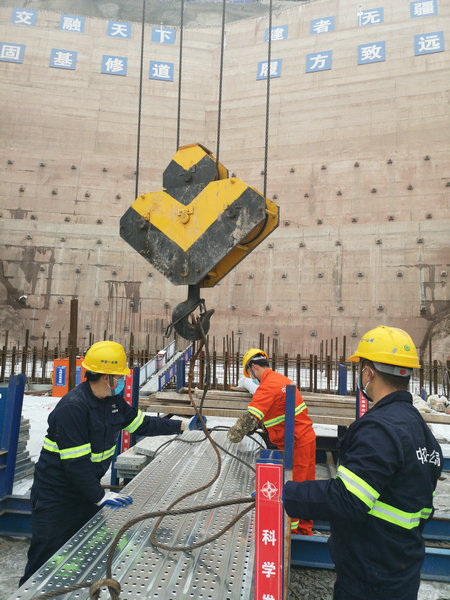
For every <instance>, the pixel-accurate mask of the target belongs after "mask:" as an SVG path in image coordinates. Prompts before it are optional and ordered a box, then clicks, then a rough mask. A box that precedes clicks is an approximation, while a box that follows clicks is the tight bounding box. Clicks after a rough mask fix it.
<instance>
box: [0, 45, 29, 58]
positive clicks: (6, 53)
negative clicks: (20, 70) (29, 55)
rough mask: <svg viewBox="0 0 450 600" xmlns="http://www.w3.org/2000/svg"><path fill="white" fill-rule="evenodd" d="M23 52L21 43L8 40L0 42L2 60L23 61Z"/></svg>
mask: <svg viewBox="0 0 450 600" xmlns="http://www.w3.org/2000/svg"><path fill="white" fill-rule="evenodd" d="M24 54H25V46H24V45H23V44H8V42H0V61H3V62H14V63H21V62H23V55H24Z"/></svg>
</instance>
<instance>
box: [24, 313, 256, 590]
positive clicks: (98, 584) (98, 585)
mask: <svg viewBox="0 0 450 600" xmlns="http://www.w3.org/2000/svg"><path fill="white" fill-rule="evenodd" d="M194 322H195V325H196V327H197V328H198V330H199V332H200V334H201V343H200V344H199V347H198V349H197V351H196V352H195V354H194V355H193V356H192V357H191V360H190V368H189V385H188V392H189V398H190V401H191V403H192V406H193V408H194V410H195V412H196V414H197V416H198V417H199V419H200V423H201V424H202V428H203V432H204V433H205V436H206V438H208V440H209V442H210V443H211V445H212V446H213V448H214V451H215V452H216V454H217V459H218V461H217V462H218V468H217V471H216V474H215V476H214V477H213V479H212V480H211V481H210V482H208V483H207V484H205V485H204V486H201V487H199V488H197V489H195V490H192V491H190V492H188V493H186V494H184V495H183V496H180V497H179V498H177V499H176V500H175V501H174V502H172V504H171V505H170V506H169V507H168V508H167V509H165V510H159V511H154V512H150V513H145V514H143V515H139V516H137V517H135V518H134V519H130V520H129V521H127V522H126V523H125V524H124V525H123V526H122V527H121V528H120V529H119V531H118V532H117V533H116V535H115V536H114V539H113V541H112V542H111V546H110V548H109V551H108V556H107V559H106V577H105V578H104V579H101V580H99V581H94V582H92V581H84V582H80V583H76V584H73V585H71V586H67V587H65V588H64V589H61V590H54V591H51V592H46V593H44V594H40V595H38V596H33V598H36V599H39V600H47V599H49V598H56V597H58V596H61V595H63V594H67V593H69V592H72V591H76V590H79V589H82V588H87V587H88V588H89V598H90V599H92V600H98V598H99V596H100V592H101V589H102V587H107V588H108V590H109V593H110V597H111V599H112V600H119V597H120V590H121V587H120V583H119V582H118V581H117V580H116V579H114V578H113V577H112V561H113V558H114V552H115V550H116V548H117V546H118V544H119V541H120V539H121V537H122V536H123V534H124V533H125V532H126V531H128V529H130V528H131V527H133V525H135V524H136V523H139V522H140V521H144V520H146V519H151V518H156V517H158V521H157V522H156V523H155V526H154V527H153V530H152V532H151V534H150V542H151V543H152V544H153V545H154V546H156V547H158V548H161V549H163V550H168V551H178V552H187V551H190V550H194V549H196V548H200V547H201V546H205V545H206V544H209V543H211V542H213V541H215V540H216V539H218V538H219V537H221V536H222V535H223V534H224V533H225V532H226V531H228V529H231V528H232V527H233V526H234V525H235V523H237V522H238V521H239V520H240V519H241V518H242V517H243V516H244V515H245V514H247V513H248V512H250V511H251V510H252V508H253V506H254V504H255V498H252V497H243V498H235V499H231V500H223V501H219V502H212V503H210V504H204V505H198V506H194V507H190V508H189V507H187V508H180V509H173V507H174V506H175V505H176V504H178V503H179V502H181V501H182V500H184V499H186V498H188V497H189V496H192V495H193V494H195V493H198V492H201V491H203V490H205V489H207V488H208V487H210V486H211V485H212V484H213V483H214V482H215V481H216V480H217V478H218V477H219V475H220V471H221V467H222V460H221V457H220V453H219V451H218V447H217V446H218V445H217V443H216V442H215V441H214V440H213V439H212V437H211V435H210V433H209V432H208V429H207V428H206V424H205V422H204V420H203V417H202V415H201V413H200V412H199V409H198V407H197V405H196V403H195V401H194V398H193V396H192V380H193V377H194V366H195V361H196V360H197V358H198V356H199V355H200V352H201V350H202V348H203V346H204V345H205V343H206V344H207V339H206V336H205V332H204V331H203V327H202V325H201V321H200V319H199V318H197V319H195V321H194ZM207 357H208V358H209V352H208V353H207ZM206 391H207V390H206ZM206 391H204V395H206ZM170 441H172V440H170ZM226 452H227V451H226ZM227 453H228V452H227ZM235 458H237V457H235ZM237 504H249V506H248V507H247V508H245V509H244V510H242V511H241V512H239V513H238V514H237V515H236V516H235V517H233V519H232V520H231V521H230V522H229V523H228V524H227V525H226V526H225V527H223V528H222V529H221V530H220V531H218V532H217V533H216V534H214V535H212V536H210V537H209V538H206V539H204V540H202V541H201V542H197V543H195V544H191V545H189V546H169V545H167V544H162V543H161V542H158V541H156V540H155V539H154V536H155V534H156V531H157V529H158V527H159V525H160V523H161V521H162V520H163V519H164V517H167V516H176V515H183V514H189V513H195V512H202V511H206V510H212V509H214V508H221V507H223V506H232V505H237Z"/></svg>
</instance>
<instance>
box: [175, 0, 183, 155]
mask: <svg viewBox="0 0 450 600" xmlns="http://www.w3.org/2000/svg"><path fill="white" fill-rule="evenodd" d="M183 24H184V0H181V15H180V55H179V59H178V112H177V147H176V150H178V148H179V147H180V114H181V72H182V66H183V31H184V28H183Z"/></svg>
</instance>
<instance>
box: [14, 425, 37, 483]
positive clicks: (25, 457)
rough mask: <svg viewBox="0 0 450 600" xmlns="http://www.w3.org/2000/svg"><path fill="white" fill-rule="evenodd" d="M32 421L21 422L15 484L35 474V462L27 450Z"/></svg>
mask: <svg viewBox="0 0 450 600" xmlns="http://www.w3.org/2000/svg"><path fill="white" fill-rule="evenodd" d="M30 427H31V425H30V419H25V418H24V417H22V418H21V420H20V429H19V439H18V443H17V457H16V469H15V471H14V483H17V482H18V481H20V480H21V479H24V478H25V477H29V476H30V475H32V474H33V473H34V462H33V461H32V460H31V457H30V453H29V452H28V450H27V442H28V440H29V439H30Z"/></svg>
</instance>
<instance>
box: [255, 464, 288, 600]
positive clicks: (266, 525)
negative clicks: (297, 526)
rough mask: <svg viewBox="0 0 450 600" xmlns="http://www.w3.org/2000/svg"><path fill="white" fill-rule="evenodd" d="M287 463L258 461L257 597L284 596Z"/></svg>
mask: <svg viewBox="0 0 450 600" xmlns="http://www.w3.org/2000/svg"><path fill="white" fill-rule="evenodd" d="M282 491H283V465H282V464H270V463H268V464H267V463H257V465H256V519H255V536H256V539H255V599H256V598H257V599H258V600H266V599H267V600H282V593H283V502H282Z"/></svg>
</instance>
